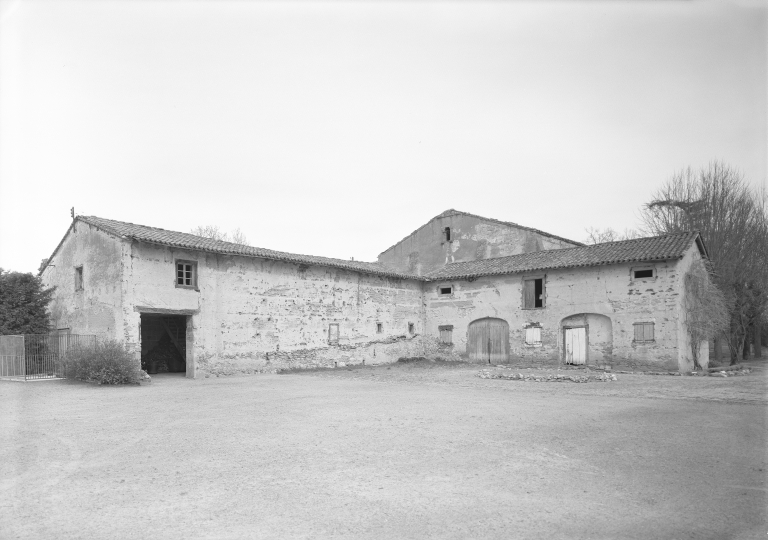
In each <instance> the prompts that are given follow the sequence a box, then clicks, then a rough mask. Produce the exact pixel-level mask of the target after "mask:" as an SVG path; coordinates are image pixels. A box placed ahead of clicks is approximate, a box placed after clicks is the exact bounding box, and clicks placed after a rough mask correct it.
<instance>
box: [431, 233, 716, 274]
mask: <svg viewBox="0 0 768 540" xmlns="http://www.w3.org/2000/svg"><path fill="white" fill-rule="evenodd" d="M678 234H693V235H694V236H693V238H692V240H691V243H695V244H696V248H697V249H698V250H699V253H700V254H701V255H703V256H704V257H705V258H707V259H708V258H709V254H708V253H707V248H706V246H705V245H704V239H703V238H702V237H701V233H700V232H699V231H686V232H684V233H667V234H659V235H656V236H644V237H642V238H632V239H631V240H614V241H612V242H601V243H599V244H589V245H584V246H575V247H571V248H560V249H548V250H546V251H566V250H571V249H583V248H585V247H587V248H588V247H592V246H598V245H605V244H618V243H621V242H631V241H633V240H645V239H648V238H662V237H664V236H673V235H678ZM690 247H691V244H688V248H687V249H689V248H690ZM536 253H540V252H536ZM519 255H527V254H526V253H520V254H518V255H506V256H505V257H493V258H495V259H505V258H507V257H517V256H519ZM684 256H685V255H680V256H677V257H665V258H661V259H624V260H620V261H608V262H604V263H592V264H569V265H565V266H544V267H539V268H527V269H525V270H513V271H497V272H487V273H473V274H460V275H456V276H435V277H431V276H429V275H427V276H425V277H426V278H427V279H426V281H427V282H436V281H445V280H451V279H469V278H480V277H488V276H505V275H512V274H525V273H526V272H541V271H544V270H563V269H566V268H584V267H588V266H607V265H611V264H626V263H632V262H659V261H667V260H674V259H682V258H683V257H684ZM482 260H491V259H482ZM464 262H475V261H461V262H457V263H451V264H463V263H464ZM448 266H450V265H446V266H444V267H443V268H447V267H448Z"/></svg>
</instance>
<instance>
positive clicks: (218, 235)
mask: <svg viewBox="0 0 768 540" xmlns="http://www.w3.org/2000/svg"><path fill="white" fill-rule="evenodd" d="M189 232H190V233H191V234H194V235H196V236H202V237H204V238H211V239H213V240H221V241H223V242H232V243H233V244H241V245H243V246H248V245H250V244H249V243H248V239H247V238H246V237H245V234H244V233H243V231H241V230H240V228H239V227H238V228H237V229H235V230H234V231H232V233H231V234H230V233H227V232H225V231H222V230H221V229H220V228H219V226H218V225H198V226H197V227H195V228H194V229H192V230H191V231H189Z"/></svg>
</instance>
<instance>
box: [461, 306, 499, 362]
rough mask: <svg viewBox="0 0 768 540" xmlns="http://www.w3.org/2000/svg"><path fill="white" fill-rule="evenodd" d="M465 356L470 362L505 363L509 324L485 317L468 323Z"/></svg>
mask: <svg viewBox="0 0 768 540" xmlns="http://www.w3.org/2000/svg"><path fill="white" fill-rule="evenodd" d="M467 356H469V361H470V362H483V363H493V362H506V361H507V360H509V324H507V321H505V320H502V319H494V318H493V317H486V318H484V319H478V320H476V321H472V322H471V323H469V328H468V330H467Z"/></svg>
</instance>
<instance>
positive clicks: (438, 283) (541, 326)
mask: <svg viewBox="0 0 768 540" xmlns="http://www.w3.org/2000/svg"><path fill="white" fill-rule="evenodd" d="M703 257H706V250H705V247H704V244H703V243H702V241H701V238H700V236H699V234H698V233H695V232H690V233H680V234H670V235H665V236H657V237H650V238H640V239H635V240H626V241H620V242H608V243H604V244H597V245H590V246H585V245H582V244H580V243H579V242H574V241H571V240H567V239H565V238H560V237H557V236H554V235H551V234H548V233H545V232H542V231H539V230H536V229H531V228H527V227H523V226H520V225H517V224H514V223H509V222H503V221H497V220H493V219H488V218H483V217H480V216H476V215H473V214H468V213H465V212H459V211H455V210H448V211H446V212H444V213H442V214H440V215H439V216H436V217H435V218H433V219H431V220H430V221H429V222H428V223H426V224H425V225H423V226H421V227H420V228H419V229H417V230H416V231H414V232H413V233H412V234H411V235H409V236H408V237H406V238H404V239H403V240H401V241H400V242H398V243H397V244H395V245H394V246H392V247H391V248H389V249H387V250H386V251H384V252H383V253H381V255H379V259H378V261H377V262H375V263H368V262H358V261H351V260H350V261H347V260H340V259H331V258H325V257H315V256H308V255H296V254H292V253H283V252H279V251H272V250H268V249H261V248H256V247H251V246H245V245H238V244H233V243H229V242H223V241H218V240H211V239H208V238H202V237H199V236H195V235H192V234H187V233H181V232H174V231H167V230H164V229H158V228H154V227H146V226H143V225H135V224H132V223H125V222H121V221H114V220H110V219H103V218H98V217H92V216H78V217H76V218H75V219H74V220H73V222H72V225H71V226H70V228H69V230H68V231H67V233H66V234H65V235H64V238H63V239H62V240H61V242H60V243H59V245H58V247H57V248H56V250H55V251H54V252H53V254H52V255H51V257H50V258H49V259H48V262H47V264H45V265H44V266H43V267H42V269H41V276H42V279H43V282H44V283H45V285H46V286H55V287H56V291H55V294H54V299H53V301H52V303H51V307H50V310H51V315H52V321H53V323H54V324H55V326H56V329H57V330H58V331H59V332H72V333H79V334H96V335H100V336H104V337H109V338H115V339H118V340H120V341H123V342H125V343H126V344H127V345H128V346H129V347H130V348H131V349H132V350H134V351H135V352H136V354H137V357H138V356H139V355H140V356H141V358H142V363H143V365H144V366H145V367H150V369H151V365H150V364H151V363H152V362H156V358H157V357H158V355H160V356H162V357H163V358H164V362H165V365H166V367H167V369H169V370H170V371H183V372H186V374H187V376H188V377H200V376H205V375H208V374H228V373H238V372H239V373H249V372H258V371H270V370H274V369H280V368H290V367H298V368H307V367H317V366H334V365H337V364H341V363H345V364H359V363H366V364H375V363H384V362H393V361H396V360H397V359H398V358H400V357H414V356H426V357H432V358H434V357H442V358H444V359H465V360H469V361H473V362H479V363H488V362H493V363H501V362H516V361H519V360H523V361H524V362H525V363H533V364H538V365H553V366H554V365H561V364H565V363H572V364H587V365H595V366H613V367H623V366H629V367H633V368H636V369H637V368H641V369H653V370H678V369H679V370H690V369H691V368H692V365H693V364H692V356H691V350H690V344H689V341H688V338H687V332H686V329H685V322H684V321H685V317H684V316H683V315H684V314H683V295H684V287H683V276H684V274H685V271H686V269H687V268H688V267H689V266H690V265H691V263H692V262H693V261H694V260H696V259H698V258H703ZM161 352H162V355H161V354H160V353H161ZM707 361H708V348H707V346H706V344H702V347H701V352H700V363H701V364H702V365H706V364H707Z"/></svg>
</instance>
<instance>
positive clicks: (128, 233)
mask: <svg viewBox="0 0 768 540" xmlns="http://www.w3.org/2000/svg"><path fill="white" fill-rule="evenodd" d="M77 219H78V220H79V221H83V222H85V223H89V224H91V225H93V226H94V227H98V228H99V229H102V230H103V231H106V232H108V233H112V234H114V235H116V236H121V237H125V238H130V239H132V240H137V241H139V242H148V243H151V244H160V245H163V246H171V247H176V248H183V249H193V250H199V251H205V252H209V253H221V254H224V255H242V256H244V257H259V258H262V259H271V260H276V261H286V262H291V263H297V264H312V265H318V266H330V267H332V268H342V269H344V270H351V271H354V272H362V273H365V274H375V275H380V276H387V277H394V278H404V279H418V280H423V279H424V278H420V277H419V276H416V275H413V274H406V273H403V272H395V271H393V270H391V269H389V268H386V267H385V266H382V265H380V264H379V263H370V262H362V261H346V260H344V259H331V258H329V257H316V256H314V255H298V254H295V253H285V252H282V251H273V250H271V249H263V248H257V247H252V246H245V245H242V244H233V243H232V242H224V241H221V240H212V239H210V238H204V237H202V236H196V235H194V234H190V233H183V232H176V231H167V230H165V229H158V228H157V227H147V226H145V225H136V224H134V223H126V222H123V221H115V220H112V219H104V218H100V217H95V216H77Z"/></svg>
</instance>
